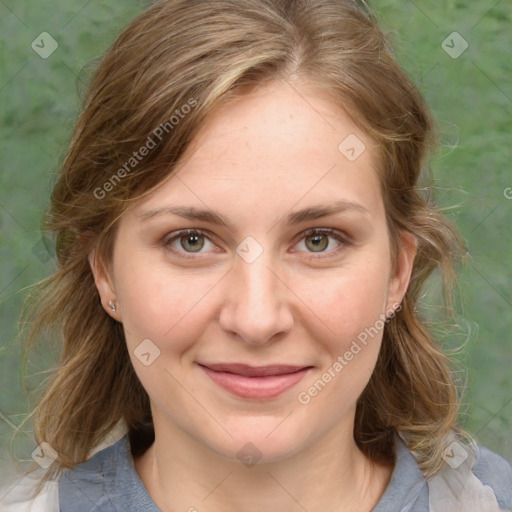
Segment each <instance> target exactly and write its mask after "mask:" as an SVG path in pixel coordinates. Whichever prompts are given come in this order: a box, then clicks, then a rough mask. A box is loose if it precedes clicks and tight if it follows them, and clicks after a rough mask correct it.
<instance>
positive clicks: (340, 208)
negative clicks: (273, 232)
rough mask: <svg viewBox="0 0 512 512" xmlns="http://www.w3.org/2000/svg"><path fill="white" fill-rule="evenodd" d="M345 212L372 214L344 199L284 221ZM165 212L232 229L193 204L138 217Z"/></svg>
mask: <svg viewBox="0 0 512 512" xmlns="http://www.w3.org/2000/svg"><path fill="white" fill-rule="evenodd" d="M345 212H347V213H350V212H357V213H361V214H364V215H365V216H369V215H370V211H369V210H368V209H367V208H366V207H364V206H363V205H362V204H359V203H355V202H352V201H346V200H342V201H337V202H335V203H333V204H330V205H317V206H309V207H307V208H303V209H302V210H298V211H296V212H292V213H289V214H288V215H287V216H286V217H285V218H284V222H285V223H286V224H288V225H295V224H300V223H301V222H305V221H308V220H314V219H319V218H322V217H327V216H329V215H334V214H335V213H345ZM164 214H172V215H178V216H179V217H183V218H185V219H188V220H195V221H203V222H207V223H209V224H214V225H219V226H224V227H227V228H229V229H232V226H231V224H230V223H229V222H228V221H227V220H226V219H225V218H224V217H222V215H220V214H219V213H216V212H214V211H212V210H206V209H200V208H195V207H193V206H162V207H159V208H154V209H153V210H149V211H147V212H144V213H142V214H140V215H138V217H139V218H141V219H142V220H143V221H146V220H149V219H152V218H154V217H157V216H160V215H164Z"/></svg>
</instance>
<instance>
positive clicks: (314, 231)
mask: <svg viewBox="0 0 512 512" xmlns="http://www.w3.org/2000/svg"><path fill="white" fill-rule="evenodd" d="M310 235H327V236H329V237H331V238H335V239H336V240H337V241H338V242H340V246H339V247H336V248H335V249H333V250H331V251H320V252H316V253H315V252H306V251H292V252H305V253H306V254H308V256H306V257H307V258H310V259H312V258H325V257H327V256H332V255H334V254H337V253H338V252H339V251H340V250H342V249H343V248H344V247H346V246H350V245H353V242H352V240H351V238H350V236H349V235H347V234H346V233H343V232H342V231H338V230H337V229H333V228H317V227H315V228H309V229H306V230H305V231H302V232H301V233H299V235H297V241H296V242H295V243H294V246H295V245H297V244H298V243H299V242H301V241H302V240H303V239H304V238H306V237H307V236H310Z"/></svg>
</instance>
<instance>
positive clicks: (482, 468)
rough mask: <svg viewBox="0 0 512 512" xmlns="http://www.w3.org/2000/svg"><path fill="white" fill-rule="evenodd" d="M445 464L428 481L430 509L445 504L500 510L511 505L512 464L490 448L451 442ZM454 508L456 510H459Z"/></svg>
mask: <svg viewBox="0 0 512 512" xmlns="http://www.w3.org/2000/svg"><path fill="white" fill-rule="evenodd" d="M444 458H445V461H446V464H445V465H444V466H443V468H442V469H441V471H439V472H438V473H437V474H436V475H435V476H434V477H433V478H432V479H430V480H429V482H428V487H429V503H430V510H431V511H432V512H437V511H438V510H439V511H441V510H445V508H443V507H446V504H453V506H454V507H459V508H460V507H466V508H463V509H461V510H466V509H467V510H472V511H474V512H501V511H505V510H511V508H512V466H511V464H510V462H508V461H507V460H505V459H504V458H503V457H501V456H500V455H498V454H496V453H494V452H492V451H491V450H489V449H487V448H485V447H482V446H478V445H473V446H472V447H468V446H462V445H461V444H459V443H456V442H453V443H451V444H450V445H449V446H448V448H447V450H446V451H445V457H444ZM459 508H454V510H457V511H458V510H459Z"/></svg>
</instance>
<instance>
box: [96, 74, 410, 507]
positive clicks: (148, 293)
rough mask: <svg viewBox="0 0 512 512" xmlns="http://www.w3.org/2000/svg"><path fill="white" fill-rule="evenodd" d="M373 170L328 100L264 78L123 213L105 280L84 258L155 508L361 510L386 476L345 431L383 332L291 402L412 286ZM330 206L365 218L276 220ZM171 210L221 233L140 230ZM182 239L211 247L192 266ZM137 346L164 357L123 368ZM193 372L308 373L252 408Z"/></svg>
mask: <svg viewBox="0 0 512 512" xmlns="http://www.w3.org/2000/svg"><path fill="white" fill-rule="evenodd" d="M349 134H355V135H357V137H358V138H359V139H360V140H361V141H363V142H364V143H365V145H366V150H365V151H364V152H363V153H362V154H361V155H360V156H359V157H358V158H357V159H356V160H355V161H349V160H348V159H347V158H346V157H345V156H344V155H343V154H342V153H341V152H340V151H339V150H338V145H339V144H340V142H341V141H342V140H343V139H345V137H347V136H348V135H349ZM376 162H377V160H376V156H375V148H372V143H371V141H370V139H369V138H368V136H367V135H366V134H365V133H363V132H361V130H360V129H359V128H357V126H356V125H355V124H354V122H353V121H352V120H351V118H350V117H349V116H348V115H347V114H346V113H345V112H344V111H343V110H342V109H341V108H340V107H338V106H336V104H334V103H333V102H332V100H331V99H330V98H329V97H328V96H326V95H325V94H323V93H322V92H321V91H318V90H314V89H313V88H312V87H309V86H308V85H307V84H306V83H305V82H298V81H296V82H295V83H294V85H293V88H292V87H291V84H289V83H286V82H284V81H279V82H274V83H272V84H270V85H265V86H264V87H261V88H259V89H258V90H256V92H253V93H251V94H250V95H247V96H244V97H243V98H242V99H240V100H238V101H237V102H235V103H233V104H230V105H229V106H228V107H227V108H225V109H224V110H222V111H221V112H219V113H217V114H216V115H214V116H213V117H211V118H210V119H209V121H208V122H207V123H206V124H205V125H204V126H203V127H202V130H201V132H200V134H199V135H198V136H197V137H196V140H195V141H194V144H193V145H192V146H191V147H190V148H189V150H188V151H187V153H186V155H185V158H184V159H183V161H182V165H181V166H180V168H179V171H178V174H175V175H173V176H172V177H170V178H169V179H168V180H167V181H166V182H164V183H163V184H162V185H161V186H160V187H159V188H158V189H157V190H155V191H153V192H152V193H151V194H150V195H149V196H147V197H146V198H145V199H144V201H143V202H142V203H139V204H138V205H137V206H136V207H135V208H134V209H133V210H131V211H129V212H127V213H126V214H125V215H124V216H123V218H122V219H121V220H120V224H119V230H118V232H117V236H116V240H115V245H114V253H113V259H112V262H111V264H110V265H109V266H108V268H109V272H104V271H103V270H102V269H103V268H104V267H103V266H102V265H101V264H100V262H98V261H97V260H96V259H95V258H94V252H93V253H91V255H90V262H91V268H92V270H93V273H94V276H95V282H96V286H97V288H98V291H99V293H100V296H101V300H102V304H103V306H104V308H105V310H106V311H107V312H108V313H109V314H110V315H112V316H113V317H114V318H116V319H117V320H118V321H119V322H122V324H123V326H124V330H125V334H126V342H127V345H128V349H129V352H130V357H131V359H132V364H133V366H134V368H135V371H136V372H137V375H138V377H139V378H140V381H141V382H142V385H143V386H144V388H145V389H146V391H147V392H148V394H149V397H150V400H151V408H152V412H153V418H154V424H155V438H156V439H155V442H154V444H153V445H152V446H151V447H150V448H149V449H148V450H147V451H146V452H145V453H144V454H143V456H142V457H140V458H139V459H137V460H135V468H136V470H137V472H138V474H139V476H140V478H141V480H142V481H143V483H144V485H145V486H146V488H147V490H148V492H149V494H150V495H151V497H152V499H153V501H155V503H156V504H157V506H158V507H160V508H161V509H162V510H165V511H167V510H173V511H176V510H189V511H193V510H198V511H199V512H209V511H212V512H213V511H218V510H224V511H240V510H243V511H245V512H252V511H254V512H256V511H261V510H282V511H289V512H292V511H299V510H301V511H303V510H304V509H306V510H309V511H316V510H323V511H338V510H339V511H341V510H343V511H348V510H357V511H359V512H364V511H370V510H371V509H372V508H373V507H374V506H375V504H376V503H377V502H378V500H379V499H380V497H381V496H382V494H383V492H384V490H385V488H386V486H387V484H388V482H389V479H390V476H391V472H392V469H393V468H392V467H390V466H385V465H377V464H372V462H371V461H370V460H368V459H367V458H366V457H365V456H364V455H363V454H362V452H361V451H360V450H359V449H358V447H357V446H356V444H355V442H354V438H353V434H352V432H353V425H354V415H355V405H356V401H357V398H358V397H359V395H360V394H361V393H362V391H363V389H364V387H365V386H366V384H367V382H368V380H369V378H370V376H371V374H372V371H373V369H374V366H375V363H376V360H377V356H378V352H379V348H380V344H381V339H382V331H379V333H378V334H377V335H376V336H374V337H373V338H372V339H371V340H370V341H369V342H368V344H367V345H366V346H365V347H364V348H363V349H362V350H361V351H360V352H359V353H358V354H357V355H355V356H354V357H353V359H352V360H350V361H349V362H348V363H347V365H346V366H344V368H343V370H342V371H340V372H338V373H336V376H335V377H334V378H332V379H331V381H330V382H329V383H328V384H327V385H326V386H325V387H324V388H323V389H322V390H321V392H319V393H318V394H317V395H316V396H314V397H312V398H311V400H310V401H309V403H307V404H302V403H300V402H299V401H298V399H297V396H298V393H299V392H301V391H305V390H306V391H307V390H308V388H309V387H310V386H312V385H313V384H314V383H315V382H316V381H318V379H320V378H321V376H322V374H324V373H325V372H326V371H327V370H328V368H329V367H332V365H333V362H334V361H336V360H337V358H338V356H343V355H344V354H345V352H346V351H347V350H349V348H350V346H351V344H352V342H353V340H355V339H356V337H357V336H358V334H359V333H361V332H362V331H364V329H365V328H369V327H371V326H374V325H376V321H377V320H378V319H379V315H386V314H388V315H389V313H390V312H391V311H392V310H393V308H394V307H396V305H397V304H399V303H400V302H401V300H402V298H403V296H404V294H405V292H406V290H407V286H408V283H409V280H410V276H411V270H412V262H413V259H414V255H415V251H416V248H415V244H414V241H413V240H412V239H411V237H410V236H405V235H404V237H403V247H402V249H401V252H400V254H399V256H398V268H397V270H396V272H392V266H391V256H390V243H389V238H388V231H387V226H386V220H385V211H384V204H383V199H382V195H381V191H380V187H379V181H378V176H377V173H376V170H375V167H376ZM340 200H344V201H349V202H353V203H357V204H358V205H360V206H362V207H363V208H364V209H365V210H366V212H365V213H362V212H361V211H358V210H355V209H348V210H345V211H342V212H338V213H335V214H332V215H329V216H323V217H319V218H317V219H313V220H311V219H310V220H305V221H303V222H300V223H299V224H296V225H289V224H287V223H286V216H287V215H288V214H290V213H291V212H296V211H298V210H302V209H304V208H307V207H318V206H325V205H330V204H332V203H335V202H337V201H340ZM178 205H179V206H187V207H196V208H201V209H207V210H211V211H215V212H217V213H218V214H220V215H221V216H222V217H223V218H224V219H226V221H227V222H229V223H230V224H231V226H230V227H229V228H228V227H224V226H219V225H215V224H211V223H209V222H207V221H205V220H200V221H198V220H189V219H185V218H183V217H180V216H178V215H175V214H172V213H168V212H167V213H165V212H163V211H161V210H160V213H158V214H154V215H150V214H147V215H146V216H144V214H146V213H147V212H152V211H153V213H154V210H155V209H159V208H166V207H171V206H178ZM189 228H195V229H202V230H204V231H206V233H207V234H208V237H207V238H200V240H201V241H202V242H204V245H203V246H202V248H201V249H200V252H199V253H197V252H193V249H192V252H190V251H191V249H190V247H191V246H190V244H189V245H187V240H188V237H187V236H186V235H185V236H184V237H182V238H180V237H175V238H174V239H173V236H174V235H176V232H178V231H179V230H182V229H189ZM310 228H325V229H327V228H330V229H332V230H334V231H335V233H334V235H324V236H320V238H319V239H316V240H317V241H320V246H321V248H322V249H321V250H319V249H318V248H316V249H315V247H317V246H315V245H313V244H312V243H311V239H312V238H314V237H311V236H309V237H308V236H304V231H305V230H307V229H310ZM336 234H339V235H341V236H343V237H344V238H343V239H342V241H339V240H337V238H336ZM248 236H251V237H252V238H253V239H254V240H256V241H257V244H259V246H260V247H261V249H262V250H263V252H262V254H261V255H260V256H259V257H258V258H256V259H255V260H254V261H253V262H251V263H248V262H246V261H245V260H244V259H243V258H241V257H240V256H239V255H238V254H237V252H236V249H237V247H238V246H239V244H240V243H241V242H242V241H243V240H244V239H245V238H246V237H248ZM343 240H345V241H343ZM327 242H328V244H327ZM166 243H167V245H165V244H166ZM182 243H184V244H185V248H184V247H183V245H181V244H182ZM322 244H325V245H322ZM187 250H188V251H189V252H187ZM251 250H254V249H251ZM110 300H115V301H116V305H117V309H116V311H115V312H112V311H111V309H110V308H109V306H108V302H109V301H110ZM381 318H382V317H381ZM144 339H150V340H151V341H152V343H154V344H155V345H156V346H157V347H158V349H159V350H160V356H159V357H158V358H156V359H155V360H154V361H153V362H152V364H150V365H149V366H145V365H144V364H142V363H141V362H140V361H139V360H138V358H137V357H136V356H135V354H134V350H135V349H136V348H137V346H138V345H139V344H140V343H141V341H142V340H144ZM198 362H210V363H220V362H242V363H246V364H250V365H253V366H261V365H266V364H273V363H281V364H297V365H301V366H313V367H314V368H313V369H311V370H310V371H309V372H308V373H307V374H306V375H305V376H304V378H303V379H302V381H301V382H300V383H299V384H297V385H296V386H294V387H293V388H292V389H290V390H288V391H286V392H285V393H283V394H282V395H280V396H278V397H276V398H272V399H266V400H254V399H252V400H249V399H244V398H239V397H235V396H233V395H231V394H230V393H228V392H227V391H225V390H224V389H222V388H220V387H219V386H217V384H215V383H213V381H212V380H211V379H210V378H209V377H208V375H206V374H205V373H204V371H203V370H202V369H201V368H200V367H199V366H198V364H197V363H198ZM247 443H252V444H253V445H254V446H256V447H257V450H258V452H259V454H260V455H261V458H260V459H259V461H258V463H257V464H255V465H253V466H251V467H246V466H244V465H243V464H242V463H241V461H240V460H239V458H238V457H237V452H239V450H240V449H242V447H244V446H245V445H246V444H247Z"/></svg>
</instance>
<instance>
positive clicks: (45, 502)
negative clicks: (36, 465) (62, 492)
mask: <svg viewBox="0 0 512 512" xmlns="http://www.w3.org/2000/svg"><path fill="white" fill-rule="evenodd" d="M38 482H39V477H37V478H35V477H34V476H32V477H31V476H25V477H23V478H18V479H17V480H15V481H12V482H10V483H9V484H7V485H5V486H2V488H0V510H2V512H59V484H58V482H57V481H50V482H46V483H45V484H44V486H43V488H42V490H41V492H40V493H39V494H38V495H37V496H35V497H30V496H33V494H32V493H33V492H34V491H35V488H36V485H37V483H38Z"/></svg>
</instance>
